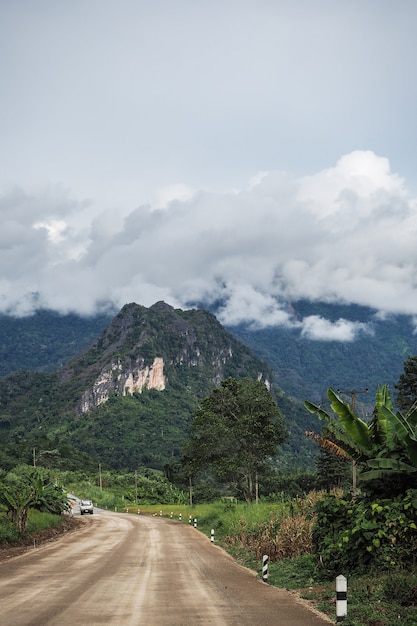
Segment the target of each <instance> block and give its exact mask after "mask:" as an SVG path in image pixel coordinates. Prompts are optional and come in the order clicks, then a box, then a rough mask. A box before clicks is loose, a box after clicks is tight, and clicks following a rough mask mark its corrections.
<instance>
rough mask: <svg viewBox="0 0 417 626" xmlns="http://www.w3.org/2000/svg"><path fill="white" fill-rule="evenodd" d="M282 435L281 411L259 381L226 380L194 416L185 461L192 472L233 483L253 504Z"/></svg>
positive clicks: (283, 433) (282, 438) (284, 431)
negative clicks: (259, 479)
mask: <svg viewBox="0 0 417 626" xmlns="http://www.w3.org/2000/svg"><path fill="white" fill-rule="evenodd" d="M286 436H287V431H286V429H285V426H284V422H283V419H282V417H281V415H280V411H279V409H278V407H277V405H276V404H275V402H274V400H273V398H272V396H271V394H270V392H269V391H268V389H267V388H266V386H265V384H264V383H263V382H261V381H258V380H252V379H250V378H244V379H242V380H239V381H238V380H235V379H234V378H227V379H226V380H224V381H223V382H222V383H221V385H220V387H218V388H216V389H214V390H213V391H212V393H211V394H210V396H208V397H207V398H206V399H205V400H203V401H202V402H201V405H200V407H199V408H198V409H197V411H196V412H195V413H194V419H193V422H192V424H191V429H190V437H189V439H188V441H187V443H186V445H185V448H184V462H185V463H187V464H188V465H189V467H190V471H191V473H196V472H197V471H198V470H200V469H203V468H209V469H211V470H212V471H213V472H214V473H215V475H216V476H217V478H218V479H219V480H220V481H222V482H233V483H235V484H236V486H237V488H238V490H239V491H240V492H241V493H242V494H243V496H244V498H245V500H246V501H247V502H252V501H253V500H254V498H255V497H256V495H257V493H256V486H257V476H258V473H259V472H260V471H261V470H262V467H263V465H264V463H265V461H266V460H267V459H268V458H269V457H272V456H275V455H276V453H277V450H278V446H279V444H281V443H282V442H283V441H285V439H286Z"/></svg>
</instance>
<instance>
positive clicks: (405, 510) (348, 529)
mask: <svg viewBox="0 0 417 626" xmlns="http://www.w3.org/2000/svg"><path fill="white" fill-rule="evenodd" d="M316 513H317V521H316V523H315V525H314V528H313V534H312V539H313V548H314V551H315V552H316V553H317V554H318V555H319V558H320V561H321V563H322V565H323V566H324V568H325V570H327V572H328V573H329V575H334V574H336V573H340V572H341V571H342V572H343V573H344V574H346V573H349V572H355V573H361V572H369V571H389V570H394V569H399V568H405V567H410V566H411V567H414V565H415V559H416V555H417V526H416V523H415V518H416V515H417V491H416V490H408V491H407V493H406V495H405V496H398V497H397V498H395V499H392V500H391V499H390V500H388V499H380V500H369V499H368V498H367V497H366V496H361V495H359V496H356V497H355V498H349V499H343V498H342V499H337V498H335V497H333V496H326V497H325V498H324V499H323V500H321V501H319V502H318V503H317V505H316Z"/></svg>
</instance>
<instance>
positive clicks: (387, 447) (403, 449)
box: [304, 385, 417, 484]
mask: <svg viewBox="0 0 417 626" xmlns="http://www.w3.org/2000/svg"><path fill="white" fill-rule="evenodd" d="M327 395H328V397H329V399H330V406H331V408H332V410H333V411H334V413H335V415H330V414H329V413H327V412H326V411H324V410H323V409H322V408H321V407H319V406H317V405H315V404H313V403H311V402H308V401H306V402H305V403H304V406H305V407H306V408H307V410H308V411H310V412H311V413H315V414H316V415H317V416H318V418H319V419H320V420H324V421H325V422H326V425H327V429H328V430H329V432H330V434H331V436H332V438H334V440H335V443H336V444H337V445H338V446H340V448H341V449H342V450H344V451H345V452H346V453H347V454H348V455H349V456H350V457H351V458H352V459H353V460H355V461H357V463H358V467H359V470H360V473H359V478H360V479H361V480H363V481H370V480H377V479H386V478H404V477H408V478H409V477H410V476H411V475H414V474H415V473H416V472H417V406H416V405H414V406H413V407H412V408H411V409H410V410H409V411H408V412H407V413H406V414H405V415H402V414H401V413H400V412H399V411H398V412H395V411H394V409H393V406H392V402H391V397H390V393H389V390H388V386H387V385H384V386H383V387H378V390H377V393H376V399H375V408H374V411H373V415H372V419H371V421H370V423H369V424H367V423H366V422H365V421H364V420H362V419H361V418H360V417H358V416H357V415H355V414H354V412H353V411H352V409H351V407H350V405H349V404H348V403H346V402H343V400H342V399H341V398H340V397H339V396H338V395H337V393H336V392H335V391H334V390H333V389H329V390H328V393H327ZM404 484H406V481H404Z"/></svg>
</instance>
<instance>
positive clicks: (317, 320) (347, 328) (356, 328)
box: [301, 315, 372, 341]
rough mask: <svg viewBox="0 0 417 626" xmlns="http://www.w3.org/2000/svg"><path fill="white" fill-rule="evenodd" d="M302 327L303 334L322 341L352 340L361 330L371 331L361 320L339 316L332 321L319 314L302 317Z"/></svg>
mask: <svg viewBox="0 0 417 626" xmlns="http://www.w3.org/2000/svg"><path fill="white" fill-rule="evenodd" d="M302 327H303V328H302V331H301V334H302V335H303V336H305V337H307V338H308V339H315V340H322V341H353V340H354V339H355V338H356V336H357V335H358V334H359V333H361V332H366V333H372V330H371V328H370V327H369V326H367V325H366V324H362V323H361V322H351V321H349V320H345V319H343V318H341V319H339V320H337V321H336V322H333V323H332V322H330V321H329V320H326V319H324V318H323V317H320V316H319V315H309V316H308V317H306V318H304V320H303V323H302Z"/></svg>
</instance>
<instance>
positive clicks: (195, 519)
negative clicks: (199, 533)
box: [194, 517, 197, 528]
mask: <svg viewBox="0 0 417 626" xmlns="http://www.w3.org/2000/svg"><path fill="white" fill-rule="evenodd" d="M194 528H197V518H196V517H195V518H194Z"/></svg>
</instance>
